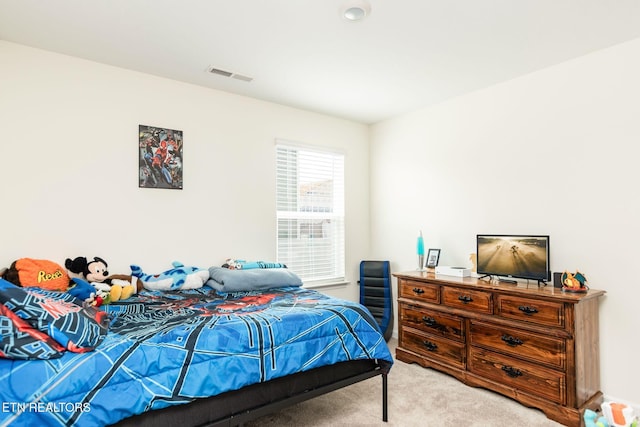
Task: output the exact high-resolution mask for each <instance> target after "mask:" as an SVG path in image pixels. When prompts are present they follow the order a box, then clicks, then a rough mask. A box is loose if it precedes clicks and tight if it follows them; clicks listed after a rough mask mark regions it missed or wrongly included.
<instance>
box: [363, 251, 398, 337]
mask: <svg viewBox="0 0 640 427" xmlns="http://www.w3.org/2000/svg"><path fill="white" fill-rule="evenodd" d="M360 304H362V305H364V306H365V307H367V309H368V310H369V311H370V312H371V314H372V315H373V317H374V319H376V322H377V323H378V325H379V326H380V330H381V332H382V333H383V335H384V339H385V340H386V341H389V338H391V334H392V333H393V297H392V293H391V271H390V268H389V261H361V262H360Z"/></svg>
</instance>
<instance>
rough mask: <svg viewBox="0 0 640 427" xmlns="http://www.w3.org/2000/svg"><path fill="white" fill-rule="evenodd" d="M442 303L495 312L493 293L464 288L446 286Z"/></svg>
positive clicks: (481, 311) (479, 311)
mask: <svg viewBox="0 0 640 427" xmlns="http://www.w3.org/2000/svg"><path fill="white" fill-rule="evenodd" d="M442 303H443V304H444V305H446V306H448V307H455V308H461V309H464V310H467V311H475V312H478V313H486V314H492V313H493V303H492V299H491V293H490V292H485V291H476V290H471V289H464V288H444V289H443V290H442Z"/></svg>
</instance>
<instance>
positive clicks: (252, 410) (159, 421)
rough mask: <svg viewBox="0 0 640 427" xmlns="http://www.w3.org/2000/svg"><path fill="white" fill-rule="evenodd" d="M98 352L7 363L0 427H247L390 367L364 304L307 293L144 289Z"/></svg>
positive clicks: (113, 311) (114, 318)
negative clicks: (70, 426) (6, 426)
mask: <svg viewBox="0 0 640 427" xmlns="http://www.w3.org/2000/svg"><path fill="white" fill-rule="evenodd" d="M104 312H106V313H107V314H108V315H109V316H110V323H109V326H108V332H107V333H106V335H105V336H104V337H103V340H102V341H101V342H100V344H99V345H98V346H97V347H96V348H95V349H94V350H92V351H88V352H84V353H75V352H71V351H65V352H63V353H62V355H61V356H60V357H57V358H51V359H47V360H9V359H0V384H2V387H0V402H2V408H0V426H5V425H12V426H14V425H16V426H22V425H24V426H32V425H38V426H61V425H73V426H96V425H118V426H121V427H124V426H134V425H135V426H137V427H141V426H159V425H193V426H203V425H211V426H214V425H241V424H242V423H244V422H246V421H248V420H250V419H253V418H255V417H258V416H261V415H264V414H266V413H268V412H271V411H274V410H278V409H280V408H282V407H284V406H286V405H290V404H292V403H296V402H299V401H302V400H306V399H308V398H312V397H315V396H317V395H320V394H323V393H326V392H329V391H332V390H335V389H338V388H341V387H344V386H347V385H349V384H352V383H354V382H358V381H361V380H364V379H368V378H371V377H375V376H378V375H380V376H381V378H382V405H381V406H382V418H383V420H385V421H386V418H387V413H386V399H387V395H386V376H387V373H388V372H389V370H390V368H391V365H392V363H393V359H392V356H391V354H390V352H389V350H388V347H387V345H386V342H385V339H384V337H383V336H382V334H381V333H380V330H379V327H378V326H377V324H376V322H375V320H374V319H373V318H372V316H371V315H370V313H369V312H368V310H367V309H366V308H364V307H363V306H362V305H360V304H358V303H354V302H350V301H345V300H341V299H337V298H333V297H330V296H327V295H325V294H322V293H320V292H316V291H313V290H310V289H305V288H303V287H297V286H289V287H276V288H270V289H264V290H255V291H244V292H220V291H219V290H216V289H213V288H210V287H208V286H204V287H202V288H200V289H193V290H188V291H176V292H161V291H143V292H140V293H139V294H138V295H136V296H134V297H132V298H129V299H127V300H125V301H120V302H118V303H116V304H111V305H108V306H105V307H104Z"/></svg>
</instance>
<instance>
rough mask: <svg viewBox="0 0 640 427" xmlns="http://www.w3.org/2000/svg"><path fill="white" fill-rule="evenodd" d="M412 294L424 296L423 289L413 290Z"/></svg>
mask: <svg viewBox="0 0 640 427" xmlns="http://www.w3.org/2000/svg"><path fill="white" fill-rule="evenodd" d="M413 293H414V294H418V295H420V294H424V289H420V288H413Z"/></svg>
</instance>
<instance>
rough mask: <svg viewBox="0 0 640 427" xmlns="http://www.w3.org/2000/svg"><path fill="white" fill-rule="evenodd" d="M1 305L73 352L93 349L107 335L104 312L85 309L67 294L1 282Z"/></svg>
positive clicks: (107, 319)
mask: <svg viewBox="0 0 640 427" xmlns="http://www.w3.org/2000/svg"><path fill="white" fill-rule="evenodd" d="M0 303H2V304H4V306H5V307H6V308H7V309H9V310H11V311H12V312H13V313H14V314H16V315H17V316H18V317H20V318H21V319H23V320H24V321H25V322H27V324H29V325H30V326H31V327H32V328H35V329H37V330H39V331H40V332H43V333H45V334H47V335H48V336H50V337H51V338H53V339H54V340H55V341H56V342H58V343H59V344H60V345H62V347H63V348H64V349H66V350H69V351H72V352H75V353H84V352H86V351H91V350H93V349H94V348H96V347H97V346H98V345H99V344H100V343H101V342H102V340H104V337H105V336H106V334H107V329H108V325H109V318H108V315H107V313H105V312H103V311H100V310H98V309H96V308H95V307H84V306H83V304H82V301H80V300H79V299H77V298H75V297H73V296H72V295H69V294H67V293H61V292H53V291H47V290H44V289H40V288H20V287H18V286H16V285H14V284H12V283H10V282H7V281H6V280H3V279H0Z"/></svg>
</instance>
